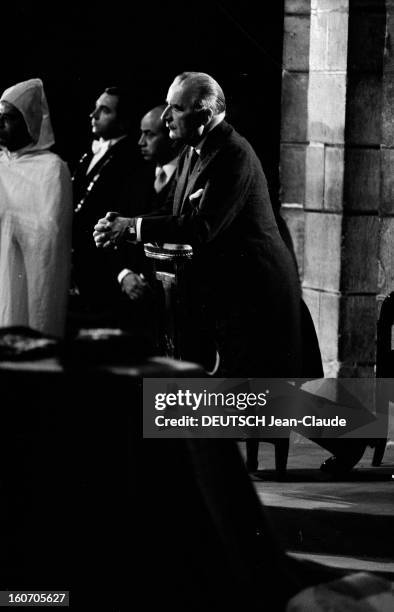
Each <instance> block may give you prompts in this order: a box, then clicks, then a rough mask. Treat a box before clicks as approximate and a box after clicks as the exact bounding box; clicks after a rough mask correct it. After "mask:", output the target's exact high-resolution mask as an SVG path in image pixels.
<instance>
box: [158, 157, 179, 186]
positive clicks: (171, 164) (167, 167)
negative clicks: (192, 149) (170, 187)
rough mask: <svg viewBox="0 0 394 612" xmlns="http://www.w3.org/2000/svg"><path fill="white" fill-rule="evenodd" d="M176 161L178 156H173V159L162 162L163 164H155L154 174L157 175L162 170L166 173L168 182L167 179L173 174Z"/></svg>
mask: <svg viewBox="0 0 394 612" xmlns="http://www.w3.org/2000/svg"><path fill="white" fill-rule="evenodd" d="M177 161H178V157H174V159H172V160H171V161H169V162H167V163H166V164H164V166H159V165H157V166H156V169H155V175H156V176H158V175H159V174H160V172H161V171H162V170H163V171H164V172H165V175H166V182H167V183H168V181H169V180H170V178H171V177H172V175H173V174H174V172H175V170H176V165H177Z"/></svg>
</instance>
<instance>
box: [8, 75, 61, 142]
mask: <svg viewBox="0 0 394 612" xmlns="http://www.w3.org/2000/svg"><path fill="white" fill-rule="evenodd" d="M0 100H4V101H5V102H9V103H10V104H13V105H14V106H15V108H17V109H18V111H20V112H21V113H22V115H23V118H24V120H25V122H26V125H27V129H28V131H29V134H30V136H31V137H32V139H33V144H31V145H28V147H26V148H25V149H26V150H27V149H28V150H29V151H32V150H34V151H41V150H44V149H48V148H49V147H51V146H52V145H53V144H54V143H55V137H54V134H53V130H52V125H51V119H50V116H49V109H48V103H47V99H46V96H45V92H44V87H43V84H42V81H41V79H29V80H28V81H23V82H22V83H17V84H16V85H12V87H8V89H6V90H5V91H4V92H3V94H2V96H1V98H0Z"/></svg>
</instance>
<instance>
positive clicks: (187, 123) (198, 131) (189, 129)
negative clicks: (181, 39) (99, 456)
mask: <svg viewBox="0 0 394 612" xmlns="http://www.w3.org/2000/svg"><path fill="white" fill-rule="evenodd" d="M225 109H226V107H225V99H224V95H223V92H222V90H221V88H220V86H219V85H218V83H217V82H216V81H215V80H214V79H213V78H212V77H210V76H209V75H206V74H203V73H183V74H181V75H179V76H178V77H176V79H175V80H174V82H173V84H172V85H171V87H170V89H169V92H168V98H167V107H166V109H165V111H164V113H163V118H164V120H165V121H166V124H167V126H168V129H169V132H170V137H171V138H172V139H174V140H178V141H180V142H182V143H184V144H185V145H187V146H185V148H184V151H183V152H182V153H181V155H180V160H179V165H178V181H177V187H176V191H175V197H174V207H173V214H172V215H156V216H144V217H138V218H137V217H134V218H132V219H130V218H124V217H122V216H117V215H114V214H112V213H111V214H110V215H108V216H107V218H104V219H101V220H100V221H99V222H98V224H97V225H96V227H95V240H96V244H97V245H98V246H99V247H101V246H104V247H109V246H114V244H115V245H116V244H121V243H122V241H123V240H124V239H129V240H130V239H133V238H136V239H137V241H142V242H151V241H159V242H175V243H189V244H191V245H192V246H193V250H194V260H193V263H192V278H193V282H192V283H191V287H192V290H193V292H194V295H193V298H194V300H193V301H194V303H195V304H196V305H197V306H196V308H197V309H198V311H199V313H200V314H202V315H203V316H204V323H203V325H204V329H207V327H209V328H210V330H211V337H212V339H213V340H214V342H215V343H216V346H217V349H218V352H219V355H220V369H219V371H218V373H219V374H221V375H223V376H264V377H268V376H286V377H287V376H297V375H298V374H299V373H300V365H301V364H300V362H301V359H300V355H301V340H300V320H299V317H300V314H299V309H300V289H299V283H298V279H297V272H296V269H295V266H294V262H293V259H292V257H291V255H290V253H289V251H288V249H287V248H286V246H285V244H284V243H283V241H282V239H281V237H280V234H279V231H278V227H277V224H276V222H275V217H274V214H273V210H272V206H271V203H270V200H269V195H268V190H267V184H266V180H265V177H264V173H263V170H262V167H261V164H260V162H259V160H258V158H257V156H256V154H255V152H254V151H253V149H252V147H251V146H250V145H249V143H248V142H247V141H246V140H245V139H244V138H242V137H241V136H240V135H239V134H237V132H236V131H235V130H234V129H233V128H232V127H231V126H230V125H229V124H227V123H226V122H225V121H224V116H225Z"/></svg>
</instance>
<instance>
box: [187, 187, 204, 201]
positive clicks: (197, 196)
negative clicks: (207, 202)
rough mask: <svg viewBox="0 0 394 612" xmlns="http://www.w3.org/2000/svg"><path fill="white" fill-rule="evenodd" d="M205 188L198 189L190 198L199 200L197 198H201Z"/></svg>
mask: <svg viewBox="0 0 394 612" xmlns="http://www.w3.org/2000/svg"><path fill="white" fill-rule="evenodd" d="M203 191H204V189H197V191H195V192H194V193H191V194H190V195H189V200H197V198H201V196H202V193H203Z"/></svg>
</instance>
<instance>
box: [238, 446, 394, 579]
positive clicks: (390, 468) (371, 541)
mask: <svg viewBox="0 0 394 612" xmlns="http://www.w3.org/2000/svg"><path fill="white" fill-rule="evenodd" d="M298 438H299V437H298ZM239 447H240V450H241V453H242V454H243V455H244V454H245V448H244V444H243V443H242V442H240V443H239ZM273 454H274V447H273V445H272V444H268V443H261V444H260V448H259V468H260V470H259V471H258V472H257V473H256V475H253V476H252V479H253V483H254V486H255V488H256V491H257V494H258V495H259V497H260V499H261V501H262V502H263V504H264V506H265V508H266V510H267V513H268V516H269V518H270V520H271V522H272V524H273V525H274V528H275V531H276V533H277V534H278V536H279V539H280V541H281V543H282V545H283V546H284V547H285V549H286V550H287V551H288V552H289V553H290V554H293V555H296V556H299V557H303V558H307V559H313V560H315V561H318V562H321V563H324V564H326V565H333V566H336V567H343V568H347V569H349V570H358V571H365V570H366V571H374V572H377V573H379V574H381V575H384V576H386V577H390V578H391V579H392V580H394V553H393V551H394V489H393V485H394V443H392V444H390V445H388V446H387V448H386V452H385V456H384V458H383V463H382V465H381V466H380V467H378V468H376V467H375V468H374V467H371V460H372V454H373V449H371V448H367V450H366V451H365V454H364V457H363V458H362V460H361V461H360V462H359V463H358V464H357V466H356V468H354V469H353V470H352V472H351V473H350V474H349V475H348V477H347V478H346V479H340V480H339V479H332V478H330V477H329V476H327V475H325V474H323V473H322V472H320V470H319V466H320V464H321V463H322V461H324V459H326V458H327V457H328V456H329V454H328V453H327V452H326V451H324V450H323V449H322V448H320V447H319V446H317V445H316V444H314V443H312V442H310V441H307V440H305V439H302V442H300V441H299V439H297V438H296V439H294V440H293V441H291V444H290V453H289V460H288V469H287V474H286V477H285V479H284V480H282V481H278V479H277V477H276V473H275V470H274V469H273V468H274V457H273Z"/></svg>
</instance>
